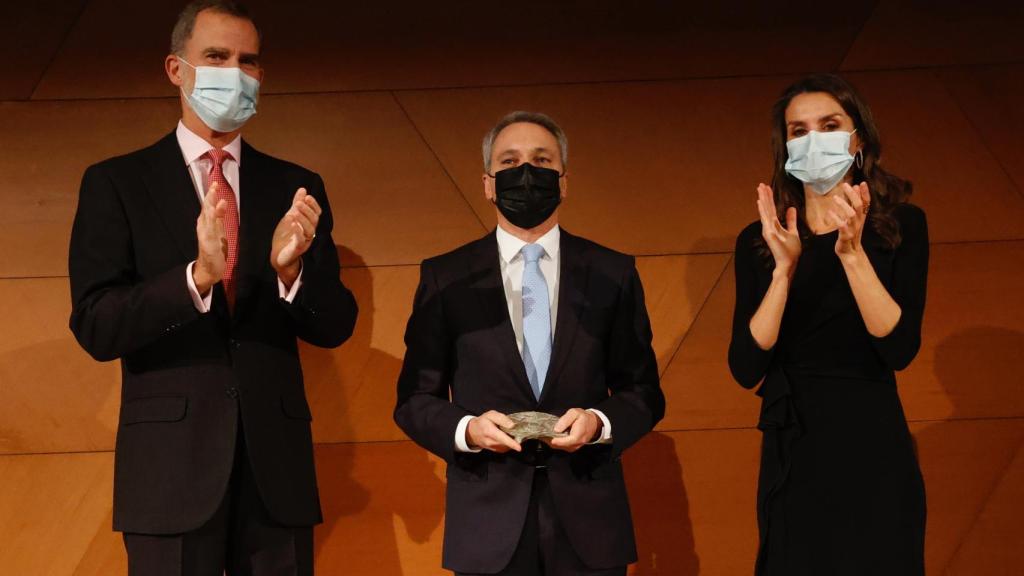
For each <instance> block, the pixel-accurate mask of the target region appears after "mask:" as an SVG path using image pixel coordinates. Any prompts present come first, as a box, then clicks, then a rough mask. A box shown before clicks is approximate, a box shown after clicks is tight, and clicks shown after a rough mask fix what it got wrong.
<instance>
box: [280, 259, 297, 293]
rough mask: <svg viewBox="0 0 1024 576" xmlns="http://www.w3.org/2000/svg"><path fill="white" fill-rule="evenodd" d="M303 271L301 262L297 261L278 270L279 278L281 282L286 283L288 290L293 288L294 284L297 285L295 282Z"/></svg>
mask: <svg viewBox="0 0 1024 576" xmlns="http://www.w3.org/2000/svg"><path fill="white" fill-rule="evenodd" d="M301 269H302V266H301V265H300V263H299V260H295V261H294V262H292V263H291V264H288V265H287V266H282V267H280V268H276V271H277V277H278V278H280V279H281V282H284V285H285V286H286V287H287V288H291V287H292V284H295V280H296V279H298V277H299V271H300V270H301Z"/></svg>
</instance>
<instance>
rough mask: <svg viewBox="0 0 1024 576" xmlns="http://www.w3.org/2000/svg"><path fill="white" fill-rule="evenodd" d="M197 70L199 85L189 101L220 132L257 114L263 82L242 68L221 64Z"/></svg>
mask: <svg viewBox="0 0 1024 576" xmlns="http://www.w3.org/2000/svg"><path fill="white" fill-rule="evenodd" d="M178 60H181V61H182V62H184V63H185V64H188V65H189V66H191V67H192V69H193V70H195V71H196V74H195V76H196V81H195V85H194V86H193V87H192V93H191V94H185V91H184V90H182V94H184V95H185V100H187V101H188V105H189V106H191V107H192V110H193V111H194V112H195V113H196V115H197V116H199V119H200V120H202V121H203V123H205V124H206V125H207V126H209V127H210V128H211V129H213V130H216V131H217V132H234V131H235V130H238V129H239V128H241V127H242V125H243V124H245V123H246V121H247V120H249V118H252V116H253V114H256V101H257V100H258V99H259V93H260V82H259V80H256V79H255V78H253V77H252V76H249V75H248V74H246V73H245V72H242V70H241V69H240V68H221V67H218V66H192V64H190V63H189V62H187V61H186V60H185V59H184V58H181V57H178Z"/></svg>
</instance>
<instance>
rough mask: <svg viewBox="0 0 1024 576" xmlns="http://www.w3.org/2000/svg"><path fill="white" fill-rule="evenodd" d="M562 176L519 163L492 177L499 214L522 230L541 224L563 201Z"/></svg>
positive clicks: (554, 171)
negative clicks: (560, 180) (560, 179)
mask: <svg viewBox="0 0 1024 576" xmlns="http://www.w3.org/2000/svg"><path fill="white" fill-rule="evenodd" d="M559 178H561V174H559V173H558V171H557V170H552V169H550V168H538V167H536V166H534V165H533V164H526V163H524V164H520V165H519V166H516V167H515V168H506V169H505V170H502V171H500V172H498V173H496V174H495V175H494V192H495V194H496V196H497V198H496V200H495V202H494V203H495V204H496V205H497V206H498V210H499V211H500V212H501V215H502V216H504V217H505V219H507V220H508V221H509V222H511V223H512V224H514V225H515V226H518V227H520V228H523V229H527V230H528V229H530V228H533V227H535V226H538V225H540V224H541V223H542V222H544V221H545V220H547V219H548V218H549V217H551V215H552V214H554V212H555V208H558V205H559V204H560V203H561V202H562V187H561V186H560V185H559V182H558V180H559Z"/></svg>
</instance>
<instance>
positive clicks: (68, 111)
mask: <svg viewBox="0 0 1024 576" xmlns="http://www.w3.org/2000/svg"><path fill="white" fill-rule="evenodd" d="M260 110H261V112H260V114H259V115H258V116H257V117H256V119H254V120H253V125H252V130H251V134H252V142H253V144H254V145H255V146H257V147H261V148H264V150H265V151H266V152H269V153H272V154H277V155H279V156H281V157H283V158H285V159H289V160H294V161H296V162H299V163H302V164H303V165H305V166H307V167H308V168H310V169H312V170H315V171H318V172H320V173H321V175H322V176H323V178H324V181H325V184H326V186H327V190H328V194H329V196H330V198H331V200H332V204H333V206H332V208H333V211H334V214H335V219H336V221H335V231H334V239H335V241H336V242H339V243H341V244H342V245H344V246H346V247H348V248H350V249H351V251H350V252H349V253H346V254H343V256H345V258H344V260H345V262H344V263H345V264H348V265H366V264H370V265H378V264H416V263H418V262H419V261H420V260H421V259H423V258H425V257H427V256H431V255H434V254H437V253H440V252H444V251H447V250H450V249H452V248H454V247H455V246H458V245H459V244H462V243H464V242H467V241H469V240H471V239H473V238H476V237H478V236H481V235H483V233H484V231H485V229H484V227H483V226H482V225H481V224H480V222H479V220H477V219H476V217H474V215H473V212H472V211H471V210H470V209H469V207H468V206H467V205H466V203H465V200H464V199H463V198H462V197H461V196H460V195H459V194H458V192H457V190H456V189H455V188H454V187H453V185H452V183H451V181H450V180H449V179H448V177H447V176H446V175H445V174H444V171H443V169H442V168H441V167H440V166H439V165H438V164H437V162H436V160H435V159H434V158H433V156H432V155H431V153H430V151H429V150H428V149H427V148H426V146H424V144H423V142H422V141H421V140H420V138H419V136H418V135H417V133H416V131H415V128H414V127H412V126H411V125H410V124H409V122H408V120H407V119H406V117H405V115H404V114H403V113H402V111H401V109H400V108H399V107H398V106H397V105H396V104H395V102H394V100H393V98H392V97H391V96H390V95H388V94H355V95H332V96H299V97H287V96H282V97H268V98H264V99H263V100H262V105H261V108H260ZM179 114H180V106H179V104H178V102H176V101H174V100H128V101H122V102H117V101H103V102H86V103H68V102H56V103H44V104H40V103H33V104H27V103H2V102H0V148H2V149H4V150H5V151H7V152H6V153H5V154H4V155H3V156H2V157H0V178H2V179H3V180H4V182H5V183H6V186H8V188H7V189H9V190H12V191H19V192H20V193H10V194H4V195H2V196H0V242H3V243H4V245H5V246H8V247H9V248H8V250H5V251H4V253H3V254H2V255H0V276H2V277H24V276H58V275H66V274H67V248H68V240H69V238H70V233H71V222H72V220H73V218H74V213H75V209H76V207H77V205H78V190H79V185H80V183H81V178H82V174H83V172H84V171H85V168H86V167H88V166H89V165H90V164H93V163H95V162H99V161H101V160H104V159H106V158H109V157H111V156H114V155H117V154H124V153H127V152H130V151H132V150H136V149H138V148H142V147H144V146H147V145H149V144H152V143H153V142H155V141H157V140H158V139H159V138H161V137H162V136H164V135H166V134H167V133H168V132H170V131H172V130H174V128H175V125H176V122H177V118H178V115H179ZM129 118H130V119H131V122H126V120H127V119H129ZM249 133H250V132H247V134H249ZM271 135H276V136H271ZM247 138H248V136H247ZM264 143H266V146H265V147H264V146H263V144H264ZM243 187H244V184H243ZM29 191H30V192H29ZM242 193H243V194H244V193H245V192H244V190H243V192H242ZM422 222H429V223H430V225H429V226H421V225H420V223H422Z"/></svg>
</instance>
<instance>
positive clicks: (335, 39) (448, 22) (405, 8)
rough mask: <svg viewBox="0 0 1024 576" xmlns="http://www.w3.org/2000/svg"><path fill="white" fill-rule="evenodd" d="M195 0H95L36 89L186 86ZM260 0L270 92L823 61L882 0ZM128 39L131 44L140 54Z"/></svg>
mask: <svg viewBox="0 0 1024 576" xmlns="http://www.w3.org/2000/svg"><path fill="white" fill-rule="evenodd" d="M182 4H183V3H182V2H177V1H175V0H159V1H153V0H151V1H150V2H146V3H145V4H141V3H137V2H129V1H127V0H92V1H91V2H89V4H88V7H87V9H86V10H85V11H84V12H83V14H82V16H81V18H80V19H79V20H78V21H77V23H76V25H75V27H74V29H73V30H72V31H71V33H70V34H69V35H68V37H67V40H66V41H65V43H64V45H63V46H62V49H61V51H60V52H59V54H57V55H56V57H55V59H54V62H53V64H52V65H51V66H50V67H49V69H48V70H47V74H46V77H45V78H44V79H43V81H42V83H41V84H40V86H39V89H38V91H37V92H36V97H37V98H43V99H53V98H114V97H136V98H137V97H155V96H171V95H173V94H174V90H173V88H171V87H170V86H169V85H168V84H167V83H166V82H165V81H164V80H163V71H162V70H163V69H162V62H163V58H164V56H165V55H166V54H167V45H168V43H169V38H170V33H171V27H172V26H173V24H174V18H175V16H176V14H177V11H178V10H179V9H180V8H181V6H182ZM249 4H250V5H251V6H252V7H253V11H254V13H255V15H256V17H257V18H258V19H259V21H260V22H261V25H262V26H263V28H264V37H265V44H266V49H265V50H264V54H263V59H264V62H265V64H266V67H267V70H268V71H269V74H268V75H267V78H266V81H265V83H264V86H265V92H266V93H268V94H269V93H282V92H285V93H295V92H321V91H341V90H380V89H408V88H430V87H459V86H481V85H509V84H538V83H565V82H593V81H622V80H643V79H652V78H679V77H695V76H696V77H708V76H735V75H739V74H764V73H765V72H767V71H771V72H806V71H811V70H821V69H826V68H833V67H835V66H836V65H838V64H839V63H840V62H841V61H842V59H843V55H844V54H845V52H846V50H847V48H848V47H849V46H850V44H851V43H852V42H853V40H854V38H855V37H856V35H857V32H858V30H859V28H860V25H861V24H862V23H863V22H864V21H865V20H866V19H867V18H868V16H869V15H870V13H871V8H872V5H871V4H870V3H859V4H853V5H847V6H842V7H840V6H823V5H821V4H820V3H818V2H814V1H812V0H801V1H800V2H796V3H794V5H792V6H791V7H790V9H789V10H787V12H786V13H785V14H782V13H780V12H779V11H778V10H776V9H775V8H774V7H773V6H771V5H768V4H764V3H758V2H749V3H746V5H744V6H735V5H732V4H723V5H720V4H715V3H702V4H693V3H687V4H680V3H672V2H657V1H646V2H638V3H630V4H623V3H621V2H616V1H614V0H597V1H593V2H587V3H569V4H561V5H552V4H550V3H547V2H543V1H538V0H530V1H527V2H524V3H521V4H520V5H518V6H517V12H516V17H517V18H526V19H534V20H536V21H538V22H544V26H542V27H536V28H535V27H526V28H524V27H522V26H502V25H500V24H501V23H502V22H503V21H505V20H506V19H507V18H509V14H508V12H507V11H506V10H505V9H504V7H502V6H500V5H495V4H490V3H462V4H460V5H459V6H458V11H459V18H452V17H451V11H450V8H446V7H445V6H444V5H440V6H438V5H434V4H423V3H418V2H412V1H404V2H390V3H387V4H375V3H339V2H330V1H328V0H315V1H307V2H302V3H294V2H293V3H282V2H274V1H272V0H254V1H252V2H250V3H249ZM123 22H131V23H132V25H131V26H123V25H122V23H123ZM825 26H827V27H828V33H827V34H821V35H820V37H818V38H817V39H816V42H815V46H814V49H813V50H809V49H807V43H806V39H805V37H804V31H805V30H807V29H808V28H811V27H814V28H815V29H818V30H821V29H823V27H825ZM551 30H557V31H558V33H557V34H551V33H549V31H551ZM596 31H600V32H599V33H596ZM524 44H529V46H530V48H531V53H533V54H538V55H541V56H539V57H536V58H530V59H528V60H517V61H515V62H512V63H510V62H509V57H508V53H507V48H508V47H509V46H522V45H524ZM123 46H132V50H131V54H130V55H125V54H124V52H123ZM112 62H117V63H119V64H118V65H116V66H113V65H111V64H110V63H112Z"/></svg>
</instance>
